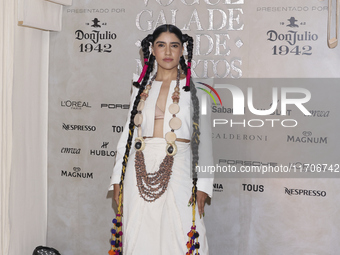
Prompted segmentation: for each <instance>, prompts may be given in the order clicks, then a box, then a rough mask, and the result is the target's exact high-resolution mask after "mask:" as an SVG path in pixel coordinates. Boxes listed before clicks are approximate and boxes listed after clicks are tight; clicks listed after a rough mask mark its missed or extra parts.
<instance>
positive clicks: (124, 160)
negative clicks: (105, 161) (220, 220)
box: [109, 25, 212, 255]
mask: <svg viewBox="0 0 340 255" xmlns="http://www.w3.org/2000/svg"><path fill="white" fill-rule="evenodd" d="M184 43H187V52H188V64H186V62H185V59H184V56H183V50H184V45H183V44H184ZM150 46H151V48H152V53H151V54H150V52H149V48H150ZM142 48H143V54H144V62H145V63H144V68H143V71H142V74H141V77H140V78H139V80H138V82H135V83H134V85H135V87H133V90H132V96H131V102H130V112H131V113H130V116H129V118H128V121H127V123H126V125H125V129H124V132H123V134H122V136H121V138H120V140H119V142H118V148H117V158H116V165H115V167H114V169H113V175H112V179H111V184H113V186H114V200H115V201H116V203H117V205H118V213H117V215H116V216H117V217H116V219H114V224H115V227H114V229H113V230H112V234H113V240H112V242H111V244H112V249H111V251H109V254H121V250H122V243H123V244H124V254H133V255H138V254H145V255H146V254H147V255H160V254H162V255H164V254H186V253H187V254H198V250H199V251H200V254H201V255H206V254H208V246H207V240H206V236H205V227H204V223H203V219H202V217H201V216H202V215H204V204H205V200H206V198H207V196H208V195H209V196H210V197H211V195H212V179H198V180H197V178H193V179H192V176H191V175H190V172H191V170H192V169H195V166H196V165H197V164H198V158H199V157H202V158H203V157H204V156H203V155H202V154H201V153H200V154H199V153H198V144H199V135H200V131H199V126H198V123H199V119H198V118H199V104H198V98H197V95H196V89H195V87H194V86H193V83H191V86H190V67H191V59H192V50H193V40H192V38H191V37H190V36H188V35H183V34H182V32H181V31H180V30H179V29H178V28H177V27H175V26H173V25H162V26H159V27H158V28H157V29H156V30H155V31H154V33H153V34H152V35H148V36H147V37H146V38H145V39H144V40H143V41H142ZM155 60H156V61H157V72H156V74H155V75H153V76H152V77H151V79H150V76H151V75H150V74H151V73H152V71H153V67H154V61H155ZM179 64H180V66H181V69H182V70H183V72H184V73H181V72H180V70H179V67H178V66H179ZM182 87H183V89H182ZM190 90H191V93H190ZM191 108H193V114H192V115H193V116H191V111H190V110H191ZM191 117H192V120H191ZM209 124H210V123H209V122H208V124H205V125H207V126H208V127H209ZM191 128H192V129H193V130H191ZM202 135H203V134H202ZM205 136H206V137H209V138H210V136H211V132H209V131H208V132H207V134H206V135H205ZM133 138H134V141H133ZM206 145H207V146H210V150H208V153H206V152H205V154H206V155H207V154H208V155H210V158H209V157H207V156H206V155H205V157H206V158H209V160H211V159H212V157H211V141H210V143H209V139H208V142H207V143H206ZM130 148H131V150H130ZM208 148H209V147H208ZM191 151H192V165H191V166H190V161H191V159H190V158H191ZM201 151H202V150H201ZM201 155H202V156H201ZM128 159H130V160H128ZM209 163H210V162H209ZM200 164H201V162H200ZM122 166H123V167H122ZM123 184H124V185H123ZM122 194H124V217H123V218H122V217H121V213H122V204H123V203H122V202H123V198H122ZM188 202H189V204H188ZM190 204H192V207H190ZM197 209H198V210H197ZM122 219H123V222H121V220H122ZM122 225H123V226H124V228H123V229H124V234H123V233H122V232H121V229H122ZM188 232H189V233H188ZM198 232H199V234H198ZM198 242H199V244H198ZM199 246H200V247H199Z"/></svg>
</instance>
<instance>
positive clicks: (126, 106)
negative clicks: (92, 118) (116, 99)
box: [100, 104, 130, 110]
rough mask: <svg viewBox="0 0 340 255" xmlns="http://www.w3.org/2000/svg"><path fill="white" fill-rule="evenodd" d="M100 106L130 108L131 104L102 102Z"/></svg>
mask: <svg viewBox="0 0 340 255" xmlns="http://www.w3.org/2000/svg"><path fill="white" fill-rule="evenodd" d="M100 108H108V109H124V110H128V109H129V108H130V105H129V104H101V105H100Z"/></svg>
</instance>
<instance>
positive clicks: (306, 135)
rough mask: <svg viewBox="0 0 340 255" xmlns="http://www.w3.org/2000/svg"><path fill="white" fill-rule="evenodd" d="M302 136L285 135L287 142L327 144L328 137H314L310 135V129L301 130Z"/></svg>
mask: <svg viewBox="0 0 340 255" xmlns="http://www.w3.org/2000/svg"><path fill="white" fill-rule="evenodd" d="M302 135H303V136H294V135H287V142H293V143H320V144H321V143H323V144H327V142H328V137H315V136H312V132H311V131H303V132H302Z"/></svg>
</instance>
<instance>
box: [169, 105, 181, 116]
mask: <svg viewBox="0 0 340 255" xmlns="http://www.w3.org/2000/svg"><path fill="white" fill-rule="evenodd" d="M169 112H170V113H171V114H176V113H178V112H179V105H178V104H171V105H170V106H169Z"/></svg>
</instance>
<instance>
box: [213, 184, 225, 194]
mask: <svg viewBox="0 0 340 255" xmlns="http://www.w3.org/2000/svg"><path fill="white" fill-rule="evenodd" d="M214 192H223V184H221V183H214Z"/></svg>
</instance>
